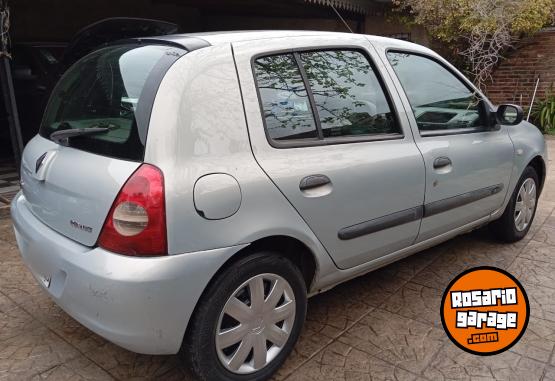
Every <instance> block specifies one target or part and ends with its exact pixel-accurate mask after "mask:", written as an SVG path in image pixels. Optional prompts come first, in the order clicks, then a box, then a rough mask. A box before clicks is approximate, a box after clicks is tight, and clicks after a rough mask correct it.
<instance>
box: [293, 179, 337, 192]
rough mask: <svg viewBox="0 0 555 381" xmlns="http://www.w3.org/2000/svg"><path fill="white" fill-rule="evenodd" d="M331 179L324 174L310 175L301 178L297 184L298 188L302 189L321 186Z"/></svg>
mask: <svg viewBox="0 0 555 381" xmlns="http://www.w3.org/2000/svg"><path fill="white" fill-rule="evenodd" d="M330 183H331V180H330V178H329V177H328V176H326V175H310V176H306V177H305V178H303V179H302V180H301V182H300V184H299V189H300V190H302V191H305V190H308V189H312V188H317V187H321V186H323V185H327V184H330Z"/></svg>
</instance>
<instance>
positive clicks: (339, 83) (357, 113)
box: [301, 50, 400, 138]
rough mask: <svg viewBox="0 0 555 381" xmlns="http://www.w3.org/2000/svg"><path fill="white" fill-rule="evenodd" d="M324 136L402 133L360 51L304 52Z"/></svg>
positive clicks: (304, 62)
mask: <svg viewBox="0 0 555 381" xmlns="http://www.w3.org/2000/svg"><path fill="white" fill-rule="evenodd" d="M301 61H302V64H303V66H304V69H305V70H306V74H307V77H308V81H309V83H310V87H311V89H312V92H313V94H314V101H315V103H316V109H317V110H318V115H319V118H320V123H321V125H322V131H323V134H324V138H330V137H340V136H357V135H374V134H391V133H399V132H400V131H399V128H398V126H397V125H396V122H395V118H394V117H393V114H392V112H391V108H390V106H389V103H388V101H387V98H386V96H385V94H384V91H383V89H382V87H381V85H380V82H379V81H378V79H377V77H376V74H375V73H374V70H373V69H372V66H370V63H369V62H368V60H367V59H366V57H365V56H364V55H363V54H362V53H360V52H357V51H350V50H345V51H339V50H330V51H315V52H306V53H301Z"/></svg>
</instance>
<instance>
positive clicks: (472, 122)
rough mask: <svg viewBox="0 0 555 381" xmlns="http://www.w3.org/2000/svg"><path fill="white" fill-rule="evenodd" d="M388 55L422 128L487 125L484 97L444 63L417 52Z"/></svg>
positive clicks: (475, 127) (430, 129) (438, 129)
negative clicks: (470, 87)
mask: <svg viewBox="0 0 555 381" xmlns="http://www.w3.org/2000/svg"><path fill="white" fill-rule="evenodd" d="M387 57H388V59H389V62H390V63H391V66H392V67H393V69H394V70H395V73H396V74H397V77H398V78H399V81H400V82H401V85H402V86H403V89H404V91H405V93H406V95H407V97H408V99H409V102H410V104H411V107H412V111H413V112H414V116H415V118H416V122H417V124H418V128H419V130H420V131H436V132H441V131H446V132H449V130H460V129H463V131H464V129H468V130H469V131H475V130H476V129H478V128H481V127H483V126H484V108H483V102H482V99H481V98H480V96H479V95H478V94H477V93H476V92H475V91H473V90H471V89H469V87H467V86H466V85H465V84H464V83H463V82H462V81H461V80H460V79H459V78H457V77H456V76H455V75H454V74H453V73H451V72H450V71H449V70H447V69H446V68H445V67H444V66H442V65H441V64H439V63H438V62H436V61H435V60H433V59H430V58H426V57H424V56H421V55H417V54H410V53H403V52H389V53H387Z"/></svg>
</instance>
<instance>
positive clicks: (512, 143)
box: [11, 31, 547, 380]
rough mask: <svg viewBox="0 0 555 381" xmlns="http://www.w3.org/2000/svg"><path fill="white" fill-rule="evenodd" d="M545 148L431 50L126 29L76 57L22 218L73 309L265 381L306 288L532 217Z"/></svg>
mask: <svg viewBox="0 0 555 381" xmlns="http://www.w3.org/2000/svg"><path fill="white" fill-rule="evenodd" d="M546 163H547V157H546V148H545V142H544V139H543V137H542V135H541V134H540V132H539V131H538V129H537V128H535V127H534V126H533V125H531V124H529V123H527V122H524V121H522V110H521V109H520V108H519V107H517V106H511V105H504V106H499V107H494V106H493V105H492V104H491V103H490V102H489V101H488V99H487V98H486V97H485V96H484V95H483V94H481V93H480V91H478V89H476V88H475V87H474V86H473V85H472V84H471V83H470V82H469V81H468V80H467V79H466V78H465V77H464V76H463V75H461V74H460V73H459V72H458V71H457V70H456V69H455V68H454V67H453V66H452V65H450V64H449V63H448V62H446V61H445V60H444V59H442V58H441V57H440V56H439V55H438V54H436V53H434V52H433V51H431V50H429V49H427V48H424V47H422V46H418V45H415V44H411V43H408V42H403V41H399V40H394V39H387V38H380V37H373V36H365V35H355V34H341V33H326V32H284V31H281V32H271V31H268V32H232V33H214V34H201V35H176V36H166V37H160V38H145V39H137V40H128V41H124V42H121V43H116V44H114V45H110V46H107V47H104V48H102V49H100V50H98V51H96V52H93V53H92V54H90V55H88V56H86V57H85V58H83V59H81V60H80V61H79V62H77V63H76V64H75V65H74V66H73V67H71V68H70V69H69V70H68V72H67V73H66V74H65V75H64V76H63V78H62V79H61V80H60V82H59V83H58V85H57V86H56V88H55V89H54V91H53V93H52V96H51V99H50V101H49V105H48V107H47V111H46V114H45V116H44V119H43V121H42V124H41V126H40V132H39V134H38V135H37V136H36V137H35V138H34V139H33V140H32V141H31V142H30V143H29V144H28V145H27V147H26V149H25V152H24V156H23V160H22V168H21V185H22V191H21V192H20V193H19V194H18V196H17V197H16V198H15V200H14V201H13V204H12V210H11V212H12V217H13V223H14V227H15V232H16V237H17V242H18V244H19V248H20V250H21V255H22V257H23V260H24V261H25V263H26V264H27V266H28V267H29V269H30V271H31V272H32V273H33V275H34V276H35V277H36V279H37V280H38V282H39V283H40V284H41V285H42V286H43V288H44V289H45V291H46V292H47V293H48V294H49V295H50V297H51V298H52V299H54V301H55V302H56V303H57V304H59V305H60V306H61V307H62V308H63V309H64V310H65V311H67V313H68V314H70V315H71V316H73V317H74V318H75V319H77V320H78V321H79V322H81V323H82V324H83V325H85V326H86V327H88V328H90V329H91V330H92V331H94V332H96V333H98V334H99V335H101V336H103V337H105V338H107V339H108V340H110V341H112V342H114V343H116V344H118V345H120V346H122V347H124V348H127V349H129V350H132V351H136V352H140V353H147V354H174V353H177V352H179V351H180V349H181V348H183V353H185V358H186V360H188V361H189V362H190V366H191V368H192V370H193V371H194V372H195V374H196V375H197V376H198V377H199V378H201V379H205V380H263V379H267V378H268V377H270V376H271V375H272V374H273V373H274V372H275V371H276V370H277V368H278V367H279V366H280V365H281V364H282V363H283V361H284V360H285V358H286V356H287V355H288V354H289V353H290V351H291V350H292V347H293V346H294V344H295V341H296V340H297V338H298V336H299V332H300V330H301V327H302V324H303V321H304V319H305V314H306V303H307V296H310V295H314V294H317V293H320V292H323V291H325V290H327V289H329V288H331V287H333V286H335V285H337V284H338V283H341V282H344V281H346V280H348V279H351V278H353V277H356V276H358V275H361V274H364V273H367V272H369V271H372V270H374V269H377V268H379V267H382V266H384V265H387V264H389V263H391V262H393V261H396V260H399V259H401V258H404V257H406V256H408V255H410V254H413V253H416V252H418V251H421V250H423V249H426V248H429V247H431V246H433V245H436V244H438V243H440V242H442V241H445V240H447V239H449V238H451V237H454V236H456V235H458V234H461V233H465V232H468V231H470V230H472V229H475V228H477V227H479V226H482V225H485V224H488V223H491V224H492V231H493V232H494V233H495V234H496V235H497V236H498V237H500V238H501V239H503V240H505V241H516V240H519V239H521V238H523V237H524V236H525V235H526V233H527V232H528V230H529V228H530V224H531V223H532V220H533V218H534V214H535V211H536V204H537V199H538V196H539V194H540V191H541V189H542V185H543V182H544V177H545V173H546V168H545V166H546Z"/></svg>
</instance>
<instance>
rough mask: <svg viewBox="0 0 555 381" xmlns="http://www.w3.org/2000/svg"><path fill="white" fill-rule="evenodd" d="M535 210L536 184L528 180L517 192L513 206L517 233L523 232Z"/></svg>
mask: <svg viewBox="0 0 555 381" xmlns="http://www.w3.org/2000/svg"><path fill="white" fill-rule="evenodd" d="M535 209H536V182H535V181H534V180H533V179H531V178H528V179H526V181H524V183H522V186H521V187H520V190H519V191H518V197H517V199H516V205H515V216H514V218H515V226H516V230H518V231H519V232H521V231H523V230H525V229H526V228H527V227H528V225H530V222H531V221H532V216H533V215H534V210H535Z"/></svg>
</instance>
